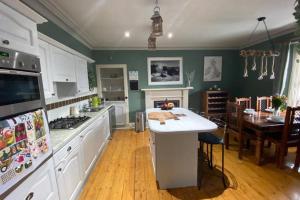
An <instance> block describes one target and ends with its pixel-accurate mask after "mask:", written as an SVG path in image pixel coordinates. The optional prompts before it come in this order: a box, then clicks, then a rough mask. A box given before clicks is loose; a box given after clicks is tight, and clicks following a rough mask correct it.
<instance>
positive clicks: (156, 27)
mask: <svg viewBox="0 0 300 200" xmlns="http://www.w3.org/2000/svg"><path fill="white" fill-rule="evenodd" d="M155 4H156V6H155V7H154V10H153V11H154V14H153V15H152V17H151V20H152V34H153V35H154V36H155V37H159V36H162V35H163V25H162V23H163V19H162V17H161V16H160V13H159V12H160V7H159V6H158V1H157V0H156V1H155Z"/></svg>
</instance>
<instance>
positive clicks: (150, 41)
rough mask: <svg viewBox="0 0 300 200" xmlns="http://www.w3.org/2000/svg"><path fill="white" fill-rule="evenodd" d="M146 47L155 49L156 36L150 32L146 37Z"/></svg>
mask: <svg viewBox="0 0 300 200" xmlns="http://www.w3.org/2000/svg"><path fill="white" fill-rule="evenodd" d="M148 49H152V50H154V49H156V37H153V35H152V34H150V36H149V38H148Z"/></svg>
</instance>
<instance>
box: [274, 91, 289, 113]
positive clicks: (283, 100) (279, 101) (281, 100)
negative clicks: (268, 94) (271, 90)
mask: <svg viewBox="0 0 300 200" xmlns="http://www.w3.org/2000/svg"><path fill="white" fill-rule="evenodd" d="M272 105H273V107H274V112H273V115H275V116H279V115H280V111H284V110H285V109H286V106H287V97H286V96H285V95H282V96H280V95H276V96H273V97H272Z"/></svg>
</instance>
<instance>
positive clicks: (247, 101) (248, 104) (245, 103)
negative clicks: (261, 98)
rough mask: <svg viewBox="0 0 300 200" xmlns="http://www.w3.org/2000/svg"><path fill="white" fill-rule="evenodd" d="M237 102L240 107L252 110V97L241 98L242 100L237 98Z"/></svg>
mask: <svg viewBox="0 0 300 200" xmlns="http://www.w3.org/2000/svg"><path fill="white" fill-rule="evenodd" d="M235 102H236V103H237V104H238V105H242V106H244V108H251V97H241V98H237V97H236V98H235Z"/></svg>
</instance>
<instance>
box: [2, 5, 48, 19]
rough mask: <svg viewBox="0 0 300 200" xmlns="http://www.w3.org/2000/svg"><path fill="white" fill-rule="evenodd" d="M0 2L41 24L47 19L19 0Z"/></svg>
mask: <svg viewBox="0 0 300 200" xmlns="http://www.w3.org/2000/svg"><path fill="white" fill-rule="evenodd" d="M1 2H3V3H5V4H6V5H7V6H9V7H11V8H12V9H14V10H16V11H18V12H19V13H21V14H23V15H24V16H26V17H28V18H29V19H31V20H32V21H34V22H35V23H37V24H42V23H45V22H47V21H48V20H47V19H45V18H44V17H42V16H41V15H39V14H38V13H37V12H35V11H34V10H32V9H31V8H29V7H28V6H26V5H25V4H23V3H22V2H20V1H19V0H1Z"/></svg>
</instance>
